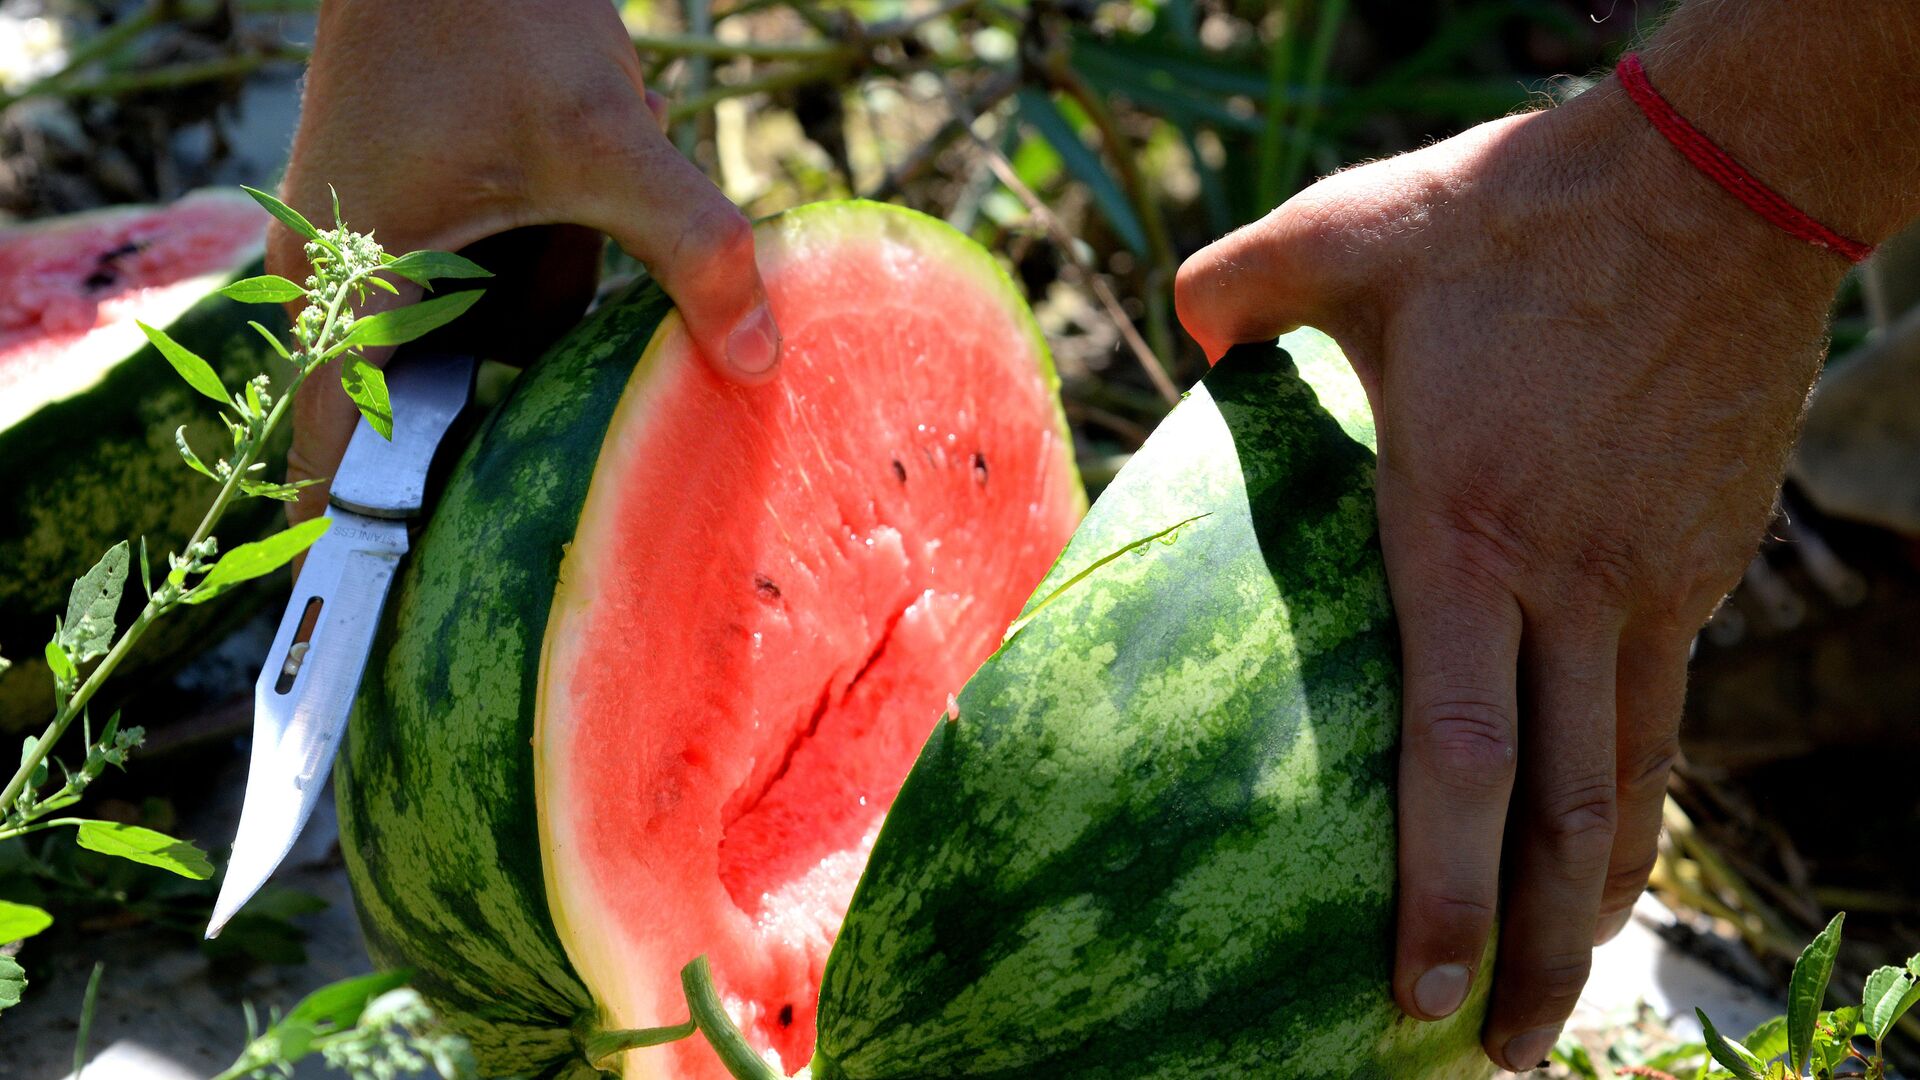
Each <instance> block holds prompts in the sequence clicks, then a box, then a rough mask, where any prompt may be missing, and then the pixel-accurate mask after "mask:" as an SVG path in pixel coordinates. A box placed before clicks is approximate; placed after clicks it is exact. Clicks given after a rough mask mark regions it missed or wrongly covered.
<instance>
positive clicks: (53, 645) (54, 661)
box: [47, 636, 80, 683]
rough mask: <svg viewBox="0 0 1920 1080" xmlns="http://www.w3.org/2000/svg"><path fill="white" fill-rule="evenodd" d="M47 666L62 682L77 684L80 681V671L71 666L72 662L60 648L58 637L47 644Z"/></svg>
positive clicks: (65, 651)
mask: <svg viewBox="0 0 1920 1080" xmlns="http://www.w3.org/2000/svg"><path fill="white" fill-rule="evenodd" d="M47 666H48V667H50V668H52V669H53V673H54V674H55V675H56V676H58V677H59V678H60V681H62V682H69V683H71V682H78V681H79V679H80V670H79V669H78V668H76V667H74V666H73V660H72V659H70V658H69V657H68V656H67V650H66V649H64V648H62V647H61V645H60V638H59V637H58V636H55V637H54V639H53V640H52V641H49V642H47Z"/></svg>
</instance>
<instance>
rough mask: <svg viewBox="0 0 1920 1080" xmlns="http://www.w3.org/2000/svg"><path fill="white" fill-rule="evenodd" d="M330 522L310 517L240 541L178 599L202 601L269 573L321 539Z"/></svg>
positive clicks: (201, 602) (199, 602)
mask: <svg viewBox="0 0 1920 1080" xmlns="http://www.w3.org/2000/svg"><path fill="white" fill-rule="evenodd" d="M332 524H333V521H332V519H330V518H324V517H317V518H309V519H307V520H306V521H303V522H301V523H300V524H298V525H294V526H292V527H290V528H286V529H282V530H281V531H279V532H277V533H274V534H273V535H272V536H269V537H267V538H266V539H265V540H255V541H254V542H253V543H251V544H241V545H240V546H239V547H237V548H234V549H233V550H232V551H229V552H227V553H226V554H225V555H222V556H220V561H219V562H217V563H214V564H213V569H211V570H208V571H207V573H206V576H205V577H203V578H201V579H200V580H199V581H198V582H197V583H195V584H194V586H193V589H192V591H190V592H188V593H187V594H186V595H185V596H183V597H181V599H182V600H184V601H185V602H187V603H189V604H204V603H206V602H207V601H209V600H211V599H213V598H214V597H216V596H219V595H220V594H221V593H223V592H226V591H227V590H228V589H231V588H233V587H234V586H235V585H238V584H240V583H241V582H243V581H251V580H253V579H254V578H257V577H259V576H261V575H262V574H271V573H273V572H274V571H275V570H278V569H280V568H281V567H283V566H285V565H287V564H288V563H289V562H292V561H293V557H294V556H296V555H298V554H300V553H301V552H303V551H305V550H307V548H309V547H312V546H313V542H314V541H315V540H318V539H320V537H321V535H322V534H323V533H325V532H326V531H327V528H328V526H330V525H332Z"/></svg>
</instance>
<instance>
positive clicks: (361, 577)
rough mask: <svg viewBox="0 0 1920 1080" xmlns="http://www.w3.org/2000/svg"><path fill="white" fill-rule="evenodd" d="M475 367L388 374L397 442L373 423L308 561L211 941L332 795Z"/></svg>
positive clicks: (260, 729)
mask: <svg viewBox="0 0 1920 1080" xmlns="http://www.w3.org/2000/svg"><path fill="white" fill-rule="evenodd" d="M474 368H475V364H474V360H473V358H472V357H471V356H462V355H449V354H444V353H431V352H423V351H407V352H405V353H403V354H401V355H399V356H396V357H395V361H394V363H393V364H392V365H390V367H389V368H388V372H387V394H388V398H389V399H390V400H391V402H392V404H393V438H392V439H391V440H388V439H385V438H382V437H381V436H380V434H379V432H376V431H374V430H373V429H372V428H371V427H369V426H368V425H367V423H366V421H364V420H362V421H361V422H360V425H359V427H358V428H356V429H355V431H354V434H353V440H352V441H351V442H350V443H348V444H347V453H346V457H345V458H343V459H342V460H341V462H340V469H339V472H338V473H337V474H336V475H335V477H334V480H333V484H332V489H331V494H330V496H329V498H330V500H331V502H332V503H333V505H332V506H330V507H329V508H328V509H327V516H328V517H329V518H331V519H332V521H333V527H332V528H330V529H328V530H327V532H326V535H324V536H322V537H321V538H320V540H319V542H317V543H316V544H314V546H313V547H312V549H310V550H309V551H308V553H307V561H306V567H305V569H303V570H302V571H301V574H300V579H299V581H298V582H297V584H296V586H295V588H294V593H293V598H292V601H291V602H290V603H289V604H288V605H287V610H286V614H284V615H282V616H281V618H280V628H279V630H278V632H277V633H275V635H274V639H273V648H272V650H271V651H270V652H269V653H268V654H267V664H266V667H265V668H264V669H262V671H261V672H260V679H259V681H258V682H256V683H255V684H254V692H253V708H254V717H253V756H252V759H251V761H250V762H249V763H248V771H247V795H246V801H245V803H244V804H243V805H242V807H241V810H240V827H239V830H238V832H237V834H236V835H235V836H234V841H233V854H232V857H231V858H230V859H229V861H228V864H227V875H226V878H225V880H224V881H223V882H222V883H221V886H220V896H219V899H218V900H217V901H216V902H215V903H214V908H213V918H212V920H211V921H210V922H209V923H208V926H207V936H208V937H213V936H215V935H217V934H219V932H220V928H221V927H223V926H225V925H226V923H227V920H229V919H231V918H232V917H233V915H234V913H235V912H237V911H239V910H240V907H241V905H242V904H245V903H246V902H247V900H249V899H250V898H251V897H252V896H253V894H254V893H256V892H258V891H259V890H260V886H262V885H263V884H265V883H266V880H267V878H268V877H269V876H270V875H271V874H272V873H273V871H274V869H275V868H277V867H278V866H279V865H280V862H281V860H283V859H285V858H286V856H287V852H289V851H291V850H292V849H293V842H294V840H295V839H297V838H298V837H299V835H300V830H301V828H302V827H304V826H305V825H306V823H307V818H308V817H310V816H311V815H312V813H313V806H314V803H315V802H316V801H317V800H318V799H319V797H320V792H321V790H322V789H323V788H324V787H325V786H326V779H327V771H328V770H329V769H330V768H331V767H332V765H333V756H334V754H335V753H336V752H337V751H338V750H339V747H340V736H341V734H342V733H343V732H344V731H345V730H346V726H347V716H348V714H349V713H351V712H352V710H353V699H354V695H355V693H356V692H357V691H358V690H359V687H360V676H361V674H362V673H363V672H364V671H365V669H366V664H367V652H368V650H369V649H370V648H371V647H372V645H373V635H374V631H375V629H376V628H377V627H378V626H379V625H380V609H381V607H382V606H383V605H384V604H385V603H386V598H387V587H388V586H389V585H390V584H391V583H392V581H393V573H394V569H395V568H396V566H397V565H398V563H399V561H400V557H401V556H402V555H404V554H405V553H406V550H407V527H406V521H405V519H407V518H411V517H416V516H418V515H419V514H420V513H421V511H422V509H423V508H424V505H425V498H426V485H427V472H428V469H429V468H430V467H431V465H432V463H433V457H434V452H435V450H436V449H438V447H439V444H440V440H441V438H442V437H443V436H445V435H446V432H447V429H448V428H449V427H451V426H452V424H453V421H454V419H455V418H456V417H457V416H458V415H459V413H460V410H461V409H462V408H464V407H465V405H466V402H467V399H468V397H469V396H470V394H471V392H472V389H473V377H474Z"/></svg>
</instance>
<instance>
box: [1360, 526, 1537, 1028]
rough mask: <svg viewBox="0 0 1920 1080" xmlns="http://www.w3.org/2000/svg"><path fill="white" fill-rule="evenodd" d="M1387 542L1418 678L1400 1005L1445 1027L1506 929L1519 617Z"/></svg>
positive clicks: (1472, 583) (1411, 719)
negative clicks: (1496, 928)
mask: <svg viewBox="0 0 1920 1080" xmlns="http://www.w3.org/2000/svg"><path fill="white" fill-rule="evenodd" d="M1406 531H1407V530H1405V529H1395V530H1388V531H1387V535H1388V536H1398V535H1401V534H1403V533H1405V532H1406ZM1383 539H1385V540H1386V542H1387V544H1388V560H1387V567H1388V580H1389V581H1390V582H1391V583H1392V591H1393V599H1394V605H1395V607H1396V608H1397V609H1398V611H1399V613H1400V641H1401V647H1402V653H1403V655H1404V656H1405V672H1406V675H1405V683H1404V686H1405V690H1404V694H1405V700H1404V703H1403V706H1402V708H1403V721H1402V743H1401V753H1400V819H1399V820H1400V854H1399V867H1400V896H1399V919H1398V926H1399V931H1398V935H1397V943H1396V951H1395V959H1394V978H1393V989H1394V998H1395V1000H1397V1001H1398V1002H1399V1004H1400V1008H1401V1009H1402V1010H1404V1011H1405V1012H1406V1013H1407V1014H1408V1015H1410V1016H1415V1017H1418V1018H1421V1019H1424V1020H1437V1019H1439V1018H1441V1017H1443V1016H1447V1015H1449V1014H1451V1013H1453V1012H1454V1011H1455V1010H1456V1009H1458V1008H1459V1007H1460V1005H1461V1003H1462V1001H1464V1000H1465V997H1466V994H1467V989H1468V987H1469V986H1471V985H1472V983H1473V980H1474V977H1475V975H1476V974H1477V972H1478V971H1479V968H1480V966H1481V964H1482V962H1483V957H1484V955H1485V952H1486V946H1487V941H1488V936H1489V935H1490V934H1491V932H1492V930H1493V918H1494V910H1495V906H1496V904H1497V902H1498V899H1499V892H1500V849H1501V837H1502V835H1503V833H1504V831H1505V828H1506V818H1507V803H1508V796H1509V795H1510V794H1511V792H1512V788H1513V775H1514V763H1515V747H1516V739H1517V727H1516V723H1515V721H1516V717H1517V715H1518V708H1517V705H1516V697H1515V686H1514V671H1515V665H1516V663H1517V658H1518V655H1519V648H1520V626H1521V620H1520V609H1519V606H1518V604H1517V602H1516V601H1515V600H1514V599H1513V597H1512V595H1511V594H1509V593H1507V592H1506V591H1505V590H1504V589H1503V588H1501V587H1499V586H1498V585H1497V584H1496V583H1493V582H1491V581H1489V580H1487V579H1485V578H1483V577H1481V576H1479V575H1477V574H1476V573H1474V572H1473V571H1469V570H1460V569H1454V568H1451V567H1448V566H1446V565H1445V564H1442V563H1438V562H1434V561H1432V560H1431V559H1430V557H1429V556H1428V554H1427V553H1426V552H1420V553H1418V554H1417V555H1416V556H1414V557H1406V556H1404V555H1403V554H1402V552H1401V550H1400V549H1399V547H1398V546H1397V545H1396V544H1395V542H1394V541H1393V540H1391V539H1387V538H1386V536H1383ZM1421 542H1424V541H1421Z"/></svg>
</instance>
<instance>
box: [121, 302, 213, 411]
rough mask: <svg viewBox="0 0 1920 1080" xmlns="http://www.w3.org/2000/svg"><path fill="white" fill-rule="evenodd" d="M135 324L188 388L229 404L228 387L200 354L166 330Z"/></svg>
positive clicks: (144, 324) (139, 323) (141, 323)
mask: <svg viewBox="0 0 1920 1080" xmlns="http://www.w3.org/2000/svg"><path fill="white" fill-rule="evenodd" d="M133 324H134V325H135V326H138V327H139V328H140V332H141V333H143V334H145V335H147V340H148V341H151V342H153V347H154V348H155V349H158V350H159V351H160V355H161V356H164V357H166V358H167V363H169V364H172V365H173V370H175V371H177V372H179V373H180V377H181V378H182V379H185V380H186V381H187V385H188V386H191V387H193V388H194V389H195V390H198V391H200V392H201V393H202V394H205V395H206V396H208V397H210V398H212V399H213V400H215V401H217V402H219V403H220V404H222V405H225V404H226V403H227V388H226V386H225V385H224V384H222V383H221V382H220V376H219V375H217V374H215V373H214V370H213V366H212V365H211V364H208V363H207V362H206V361H205V360H202V359H200V354H198V353H196V352H194V351H193V350H192V349H189V348H187V347H186V346H185V345H182V344H180V343H179V342H177V341H175V340H173V339H172V338H170V337H168V336H167V333H166V331H164V330H155V329H154V328H153V327H151V326H148V325H147V324H146V323H143V322H141V321H140V320H138V319H135V320H134V323H133Z"/></svg>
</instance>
